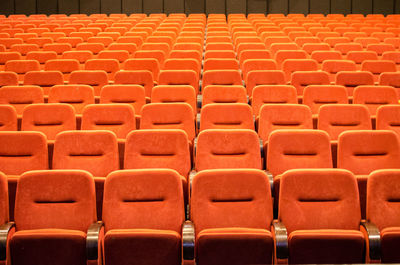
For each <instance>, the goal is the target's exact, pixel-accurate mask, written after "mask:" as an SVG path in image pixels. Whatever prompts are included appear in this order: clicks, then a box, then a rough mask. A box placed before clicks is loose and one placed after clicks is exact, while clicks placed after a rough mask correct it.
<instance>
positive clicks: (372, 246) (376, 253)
mask: <svg viewBox="0 0 400 265" xmlns="http://www.w3.org/2000/svg"><path fill="white" fill-rule="evenodd" d="M361 225H362V226H363V227H364V228H365V230H366V231H367V234H368V241H369V258H370V259H371V260H380V259H381V233H380V232H379V229H378V227H376V225H375V224H373V223H371V222H365V221H362V222H361Z"/></svg>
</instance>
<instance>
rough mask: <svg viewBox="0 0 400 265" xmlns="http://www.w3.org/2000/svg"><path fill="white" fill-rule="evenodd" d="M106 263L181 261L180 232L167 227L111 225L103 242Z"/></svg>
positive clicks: (158, 264) (159, 264) (164, 263)
mask: <svg viewBox="0 0 400 265" xmlns="http://www.w3.org/2000/svg"><path fill="white" fill-rule="evenodd" d="M103 253H104V262H105V264H108V265H113V264H118V265H128V264H129V265H134V264H152V265H177V264H180V263H181V236H180V235H179V234H178V233H177V232H175V231H170V230H153V229H113V230H110V231H108V232H107V233H106V235H105V237H104V244H103Z"/></svg>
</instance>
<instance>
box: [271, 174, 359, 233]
mask: <svg viewBox="0 0 400 265" xmlns="http://www.w3.org/2000/svg"><path fill="white" fill-rule="evenodd" d="M299 216H301V218H299ZM278 220H279V221H282V222H283V223H284V224H285V226H286V229H287V232H288V234H290V233H291V232H293V231H295V230H311V229H346V230H347V229H350V230H359V225H360V221H361V210H360V203H359V199H358V187H357V181H356V178H355V177H354V176H353V174H352V173H351V172H349V171H347V170H342V169H293V170H289V171H287V172H285V173H284V174H283V176H282V178H281V183H280V193H279V213H278ZM338 220H340V221H338Z"/></svg>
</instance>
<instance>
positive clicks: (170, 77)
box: [158, 70, 199, 93]
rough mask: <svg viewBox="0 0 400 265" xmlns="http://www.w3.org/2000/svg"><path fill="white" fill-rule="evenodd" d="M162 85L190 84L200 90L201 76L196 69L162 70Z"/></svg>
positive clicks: (159, 79) (160, 77)
mask: <svg viewBox="0 0 400 265" xmlns="http://www.w3.org/2000/svg"><path fill="white" fill-rule="evenodd" d="M158 84H160V85H189V86H192V87H193V88H194V89H195V90H196V93H198V91H199V77H198V74H197V73H196V71H194V70H162V71H160V74H159V76H158Z"/></svg>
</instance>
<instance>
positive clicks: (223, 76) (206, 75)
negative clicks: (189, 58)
mask: <svg viewBox="0 0 400 265" xmlns="http://www.w3.org/2000/svg"><path fill="white" fill-rule="evenodd" d="M208 85H243V82H242V78H241V75H240V72H239V71H238V70H208V71H205V72H203V83H202V87H203V89H204V88H205V87H206V86H208Z"/></svg>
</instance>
